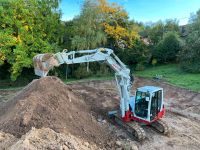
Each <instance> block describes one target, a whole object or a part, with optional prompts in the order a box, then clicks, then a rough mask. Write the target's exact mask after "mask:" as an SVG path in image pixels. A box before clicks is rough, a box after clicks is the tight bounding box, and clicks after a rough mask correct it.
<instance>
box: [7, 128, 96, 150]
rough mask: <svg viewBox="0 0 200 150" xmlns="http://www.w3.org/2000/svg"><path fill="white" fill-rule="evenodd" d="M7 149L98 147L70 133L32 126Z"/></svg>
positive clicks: (32, 149) (77, 149)
mask: <svg viewBox="0 0 200 150" xmlns="http://www.w3.org/2000/svg"><path fill="white" fill-rule="evenodd" d="M8 149H10V150H22V149H29V150H36V149H51V150H70V149H75V150H79V149H84V150H89V149H95V150H96V149H98V148H97V147H96V146H95V145H91V144H89V143H88V142H84V141H83V140H82V139H79V138H76V137H75V136H73V135H71V134H62V133H56V132H55V131H53V130H52V129H49V128H42V129H35V128H32V129H31V130H30V131H29V132H28V133H26V134H25V135H23V136H22V138H21V139H19V140H18V141H17V142H15V143H13V145H12V146H10V147H9V148H8Z"/></svg>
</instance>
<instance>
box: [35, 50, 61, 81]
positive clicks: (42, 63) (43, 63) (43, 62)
mask: <svg viewBox="0 0 200 150" xmlns="http://www.w3.org/2000/svg"><path fill="white" fill-rule="evenodd" d="M33 64H34V71H35V74H36V75H38V76H40V77H45V76H47V74H48V72H49V70H50V69H52V68H53V67H54V66H59V63H58V61H57V59H56V58H55V56H54V55H53V54H50V53H46V54H38V55H36V56H35V57H34V58H33Z"/></svg>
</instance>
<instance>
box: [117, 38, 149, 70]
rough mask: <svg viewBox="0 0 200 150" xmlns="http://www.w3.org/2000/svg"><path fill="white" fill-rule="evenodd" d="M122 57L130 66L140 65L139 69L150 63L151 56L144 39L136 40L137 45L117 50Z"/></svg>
mask: <svg viewBox="0 0 200 150" xmlns="http://www.w3.org/2000/svg"><path fill="white" fill-rule="evenodd" d="M117 54H118V56H119V57H120V59H121V60H122V61H123V62H124V63H125V64H127V65H129V67H130V68H132V67H135V66H137V65H138V67H137V68H138V69H139V68H140V69H142V68H143V69H144V64H147V63H148V60H149V58H150V52H149V48H148V46H147V45H146V44H144V42H143V41H142V40H139V39H138V40H137V41H135V46H134V47H132V48H128V49H124V50H119V51H117Z"/></svg>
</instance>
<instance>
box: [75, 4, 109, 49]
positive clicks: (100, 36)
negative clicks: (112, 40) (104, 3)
mask: <svg viewBox="0 0 200 150" xmlns="http://www.w3.org/2000/svg"><path fill="white" fill-rule="evenodd" d="M98 17H99V14H98V13H97V7H96V5H95V3H93V2H92V1H91V0H86V1H85V2H84V4H83V7H82V10H81V14H80V15H79V16H78V17H76V18H75V19H74V20H73V26H74V28H73V31H74V33H73V34H74V36H73V38H72V41H71V42H72V43H71V44H72V48H73V49H93V48H96V47H98V46H101V45H102V44H104V43H105V42H106V36H105V34H104V32H103V30H102V27H101V25H100V20H98V19H97V18H98ZM86 18H87V19H86Z"/></svg>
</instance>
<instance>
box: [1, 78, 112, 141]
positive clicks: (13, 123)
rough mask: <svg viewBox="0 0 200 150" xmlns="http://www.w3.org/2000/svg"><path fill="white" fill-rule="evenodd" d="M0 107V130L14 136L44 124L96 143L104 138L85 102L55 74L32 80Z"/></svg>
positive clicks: (102, 128) (105, 132) (102, 129)
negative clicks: (54, 75)
mask: <svg viewBox="0 0 200 150" xmlns="http://www.w3.org/2000/svg"><path fill="white" fill-rule="evenodd" d="M1 107H2V109H0V130H2V131H4V132H6V133H10V134H13V135H15V136H17V137H21V136H22V135H24V134H25V133H27V132H28V131H29V130H30V129H31V128H32V127H36V128H42V127H46V128H51V129H53V130H54V131H56V132H66V133H68V132H69V133H71V134H73V135H75V136H77V137H82V138H84V139H86V140H88V141H93V142H95V143H99V144H100V143H102V144H103V142H104V141H105V142H106V141H107V138H108V134H109V132H108V131H107V130H106V129H105V127H104V126H102V125H101V124H99V123H98V122H97V121H96V119H94V117H93V116H92V114H91V110H90V107H89V106H88V105H87V104H86V103H85V101H84V100H83V99H81V97H79V96H77V95H75V94H74V92H73V90H72V89H71V88H70V86H67V85H65V84H64V83H63V82H62V81H61V80H60V79H58V78H56V77H45V78H42V79H38V80H34V81H32V82H31V83H30V84H29V85H27V86H26V87H25V88H24V89H23V90H22V91H20V92H19V93H18V94H17V95H16V96H15V97H14V98H13V99H12V100H10V101H9V102H7V103H5V105H4V106H1ZM109 138H110V137H109ZM104 144H105V143H104Z"/></svg>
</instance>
